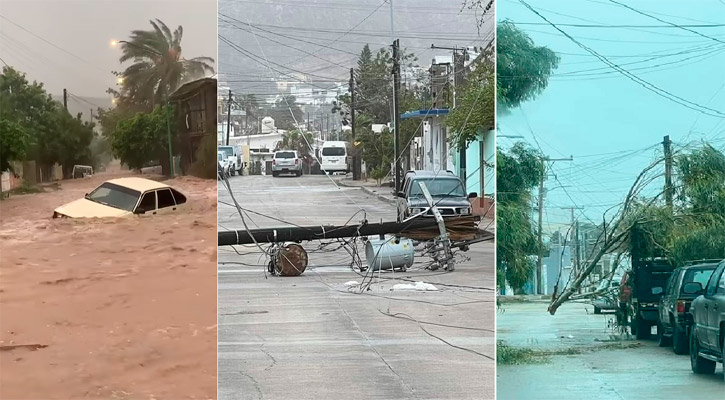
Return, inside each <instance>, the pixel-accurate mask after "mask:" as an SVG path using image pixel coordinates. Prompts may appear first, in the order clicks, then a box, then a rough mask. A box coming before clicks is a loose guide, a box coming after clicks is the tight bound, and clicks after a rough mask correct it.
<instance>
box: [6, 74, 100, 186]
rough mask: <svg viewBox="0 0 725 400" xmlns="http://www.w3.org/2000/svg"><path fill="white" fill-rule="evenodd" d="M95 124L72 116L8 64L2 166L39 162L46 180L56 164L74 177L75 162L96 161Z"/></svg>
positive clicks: (86, 162)
mask: <svg viewBox="0 0 725 400" xmlns="http://www.w3.org/2000/svg"><path fill="white" fill-rule="evenodd" d="M93 126H94V124H92V123H88V122H83V121H82V119H81V115H80V114H79V115H77V116H76V117H72V116H71V115H70V114H68V112H67V111H66V110H65V109H64V108H63V107H61V106H60V104H58V103H57V102H55V101H53V100H52V98H51V96H50V95H49V94H48V93H46V91H45V89H44V88H43V85H42V84H40V83H37V82H33V83H32V84H31V83H29V82H28V80H27V79H26V78H25V75H24V74H22V73H20V72H18V71H16V70H15V69H13V68H10V67H5V68H4V69H3V73H2V75H0V128H1V129H2V143H0V145H2V149H3V150H2V151H0V153H2V156H0V158H1V159H0V166H1V167H3V168H4V169H7V168H9V167H10V162H11V161H20V160H22V159H30V160H34V161H35V162H36V165H37V166H38V167H39V168H40V171H41V175H42V176H43V178H44V179H48V178H50V176H49V173H50V169H51V167H52V166H53V165H55V164H56V163H58V164H61V165H62V167H63V174H64V176H66V177H70V173H71V171H72V169H73V165H75V164H92V161H93V160H92V157H91V156H90V149H89V146H90V143H91V140H92V139H93V136H94V134H93Z"/></svg>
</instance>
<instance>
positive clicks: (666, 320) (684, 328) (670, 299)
mask: <svg viewBox="0 0 725 400" xmlns="http://www.w3.org/2000/svg"><path fill="white" fill-rule="evenodd" d="M716 266H717V261H699V262H695V263H692V265H688V266H684V267H680V268H677V269H675V270H674V271H673V272H672V275H671V276H670V279H669V280H668V281H667V286H666V287H665V293H664V294H663V295H662V298H661V299H660V302H659V303H658V305H657V312H658V315H659V320H658V321H657V339H658V342H659V345H660V346H661V347H665V346H669V345H670V344H671V345H672V350H673V351H674V352H675V354H687V347H688V343H689V340H688V332H689V330H690V327H691V325H692V314H690V304H691V303H692V300H694V299H695V297H697V296H698V295H699V294H696V293H694V292H692V290H693V288H694V286H693V285H689V286H688V285H687V284H688V283H691V282H698V283H699V284H700V285H701V286H705V285H706V284H707V280H708V279H710V275H712V271H713V270H715V267H716ZM686 288H687V289H689V290H690V291H689V292H688V291H686V290H685V289H686Z"/></svg>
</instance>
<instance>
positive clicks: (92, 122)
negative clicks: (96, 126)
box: [90, 108, 93, 123]
mask: <svg viewBox="0 0 725 400" xmlns="http://www.w3.org/2000/svg"><path fill="white" fill-rule="evenodd" d="M90 122H91V123H93V109H92V108H91V121H90Z"/></svg>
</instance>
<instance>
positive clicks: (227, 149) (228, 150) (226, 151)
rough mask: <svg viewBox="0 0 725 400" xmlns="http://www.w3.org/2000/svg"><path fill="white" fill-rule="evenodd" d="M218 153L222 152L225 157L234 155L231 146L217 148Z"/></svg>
mask: <svg viewBox="0 0 725 400" xmlns="http://www.w3.org/2000/svg"><path fill="white" fill-rule="evenodd" d="M219 151H221V152H224V156H226V157H231V156H233V155H234V148H233V147H232V146H219Z"/></svg>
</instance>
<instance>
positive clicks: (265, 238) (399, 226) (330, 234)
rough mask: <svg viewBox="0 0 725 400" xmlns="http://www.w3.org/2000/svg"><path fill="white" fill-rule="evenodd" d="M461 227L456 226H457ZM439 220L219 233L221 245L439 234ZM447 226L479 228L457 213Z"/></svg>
mask: <svg viewBox="0 0 725 400" xmlns="http://www.w3.org/2000/svg"><path fill="white" fill-rule="evenodd" d="M454 226H455V227H457V228H453V227H454ZM437 227H438V222H437V221H436V220H435V218H415V219H413V220H410V221H407V222H382V223H374V224H371V223H368V224H364V225H362V226H358V225H344V226H332V225H326V226H321V225H316V226H299V227H297V226H295V227H280V228H260V229H250V230H237V231H221V232H218V233H217V237H218V242H217V244H218V246H232V245H236V244H252V243H254V242H255V240H256V241H257V242H258V243H282V242H296V241H302V240H322V239H335V238H346V237H354V236H358V235H359V236H377V235H383V234H386V233H387V234H395V233H404V232H411V231H415V230H419V229H421V230H423V229H434V232H435V233H433V235H435V236H438V235H440V233H438V232H437V229H435V228H437ZM446 227H447V229H461V230H466V231H468V230H469V229H471V230H475V218H473V217H456V218H447V219H446Z"/></svg>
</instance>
